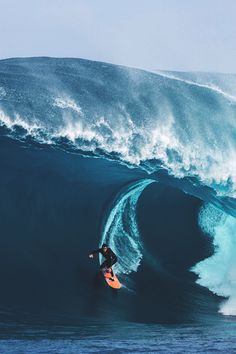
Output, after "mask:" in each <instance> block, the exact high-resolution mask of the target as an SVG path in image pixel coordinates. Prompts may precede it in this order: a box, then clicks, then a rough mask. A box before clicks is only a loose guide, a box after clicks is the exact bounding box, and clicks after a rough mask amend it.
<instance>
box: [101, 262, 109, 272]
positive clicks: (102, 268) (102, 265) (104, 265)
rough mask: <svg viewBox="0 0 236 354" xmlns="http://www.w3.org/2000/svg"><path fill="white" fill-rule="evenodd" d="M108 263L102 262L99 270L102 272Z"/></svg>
mask: <svg viewBox="0 0 236 354" xmlns="http://www.w3.org/2000/svg"><path fill="white" fill-rule="evenodd" d="M107 263H108V261H104V262H103V263H102V264H101V265H100V270H101V271H102V272H104V271H105V270H106V269H107V268H109V266H108V264H107Z"/></svg>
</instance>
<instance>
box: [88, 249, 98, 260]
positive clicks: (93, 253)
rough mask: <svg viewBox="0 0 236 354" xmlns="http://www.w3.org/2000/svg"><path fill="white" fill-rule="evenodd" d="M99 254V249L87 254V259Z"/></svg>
mask: <svg viewBox="0 0 236 354" xmlns="http://www.w3.org/2000/svg"><path fill="white" fill-rule="evenodd" d="M100 252H101V248H99V249H98V250H95V251H93V252H91V253H90V254H89V258H93V257H94V256H95V255H96V254H97V253H100Z"/></svg>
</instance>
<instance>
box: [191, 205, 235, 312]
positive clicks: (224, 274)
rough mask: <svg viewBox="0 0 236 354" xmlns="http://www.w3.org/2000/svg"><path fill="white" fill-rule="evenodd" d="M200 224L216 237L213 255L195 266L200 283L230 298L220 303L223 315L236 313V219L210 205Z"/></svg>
mask: <svg viewBox="0 0 236 354" xmlns="http://www.w3.org/2000/svg"><path fill="white" fill-rule="evenodd" d="M199 222H200V226H201V227H202V228H203V230H204V231H205V232H207V233H208V234H209V235H210V237H212V238H213V244H214V248H215V252H214V255H213V256H211V257H209V258H207V259H205V260H203V261H201V262H200V263H198V264H197V265H196V266H195V267H193V268H192V271H194V272H195V273H196V274H198V276H199V279H198V281H197V282H198V283H199V284H200V285H202V286H204V287H207V288H208V289H210V290H211V291H212V292H214V293H215V294H217V295H219V296H224V297H226V298H228V299H227V300H225V301H224V302H223V303H222V305H221V306H220V312H221V313H223V314H224V315H236V257H235V255H236V219H235V218H234V217H232V216H230V215H227V214H225V213H224V212H223V211H220V210H218V209H216V208H215V207H214V206H212V205H210V204H207V205H205V206H204V208H203V209H202V210H201V213H200V218H199Z"/></svg>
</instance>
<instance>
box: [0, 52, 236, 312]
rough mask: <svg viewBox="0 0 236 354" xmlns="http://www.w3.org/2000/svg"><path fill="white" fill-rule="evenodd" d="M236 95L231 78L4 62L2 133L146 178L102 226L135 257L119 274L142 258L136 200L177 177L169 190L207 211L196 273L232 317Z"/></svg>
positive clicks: (65, 62) (0, 64)
mask: <svg viewBox="0 0 236 354" xmlns="http://www.w3.org/2000/svg"><path fill="white" fill-rule="evenodd" d="M235 87H236V76H235V75H229V74H228V75H226V74H225V75H223V74H213V73H212V74H207V73H206V74H203V73H175V72H157V73H152V72H147V71H143V70H138V69H131V68H126V67H121V66H115V65H111V64H106V63H99V62H91V61H86V60H81V59H52V58H31V59H9V60H1V61H0V123H1V135H4V136H6V135H7V136H9V137H11V138H13V139H17V140H20V141H21V142H23V143H26V144H31V143H32V142H35V141H36V142H37V143H39V144H46V145H50V146H53V147H57V148H60V149H63V150H66V151H71V152H78V153H82V154H83V155H88V154H90V155H93V156H102V157H105V158H107V159H113V160H117V161H119V162H121V163H124V164H126V165H128V166H129V167H139V169H141V170H142V171H145V172H147V173H148V174H152V175H151V176H150V179H149V178H147V179H142V181H138V182H135V183H134V184H131V185H130V186H129V187H128V189H126V190H122V191H121V192H120V193H118V197H117V198H116V199H115V201H114V203H113V205H112V207H111V209H110V210H109V212H108V215H107V219H106V222H105V223H104V225H103V230H102V240H101V241H104V240H106V241H109V243H111V245H112V247H113V248H114V249H115V250H116V251H118V252H119V251H120V249H121V248H122V250H124V249H126V250H127V253H125V254H128V253H129V252H131V253H132V255H133V257H132V258H131V257H128V256H127V257H126V256H124V257H123V259H122V262H121V263H120V264H119V269H118V271H120V272H121V273H127V272H129V271H137V269H138V266H139V264H140V262H141V259H142V257H143V249H142V241H141V235H140V232H139V227H138V223H137V219H136V211H137V203H138V200H139V197H140V195H141V193H142V192H143V190H144V189H145V188H146V187H147V186H148V185H149V184H150V183H152V182H153V179H152V177H153V176H154V177H153V178H154V179H155V180H156V178H157V176H158V174H159V171H160V170H161V169H165V170H167V171H168V174H169V175H170V176H172V177H174V178H181V184H179V183H176V180H175V179H174V178H173V179H171V177H170V179H169V180H168V183H170V184H172V185H175V184H176V185H177V186H178V188H181V189H182V190H184V191H185V192H186V193H189V194H192V195H194V196H197V197H198V198H200V199H202V200H203V201H205V202H207V203H208V204H206V205H205V206H204V207H203V209H202V211H201V213H200V217H199V224H200V226H201V227H202V229H203V231H204V232H205V233H206V234H208V235H210V236H211V238H212V242H213V244H214V246H215V253H214V255H212V256H211V257H210V258H207V259H205V260H203V261H202V262H200V263H198V264H197V265H196V266H195V267H194V268H192V270H193V271H194V272H195V273H196V274H198V276H199V279H198V283H199V284H201V285H203V286H206V287H208V288H209V289H210V290H211V291H213V292H214V293H216V294H218V295H221V296H225V297H229V300H228V301H227V302H225V303H224V304H223V305H222V307H221V311H222V312H223V313H224V314H235V311H236V310H235V308H236V300H235V299H236V290H235V277H234V273H235V262H234V253H235V252H234V249H235V247H234V243H235V241H234V238H235V237H234V225H235V218H234V216H235V200H234V199H233V198H234V197H235V195H236V162H235V161H236V90H235ZM42 146H43V145H42ZM189 177H190V179H188V178H189ZM209 187H210V188H209ZM223 197H224V198H223ZM229 214H230V215H229Z"/></svg>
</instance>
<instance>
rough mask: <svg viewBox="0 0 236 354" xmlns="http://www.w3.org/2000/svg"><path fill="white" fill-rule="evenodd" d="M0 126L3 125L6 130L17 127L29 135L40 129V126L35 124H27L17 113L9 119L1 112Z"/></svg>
mask: <svg viewBox="0 0 236 354" xmlns="http://www.w3.org/2000/svg"><path fill="white" fill-rule="evenodd" d="M0 124H1V125H5V126H6V127H7V128H8V129H13V128H14V127H15V126H19V127H21V128H23V129H25V130H26V131H27V132H28V133H29V134H33V133H34V132H35V131H36V130H38V129H40V125H39V124H37V123H30V124H29V123H27V122H26V121H25V120H24V119H23V118H22V117H20V115H19V114H18V113H15V115H14V117H13V118H12V117H9V116H8V115H6V114H5V113H4V112H3V111H0Z"/></svg>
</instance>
